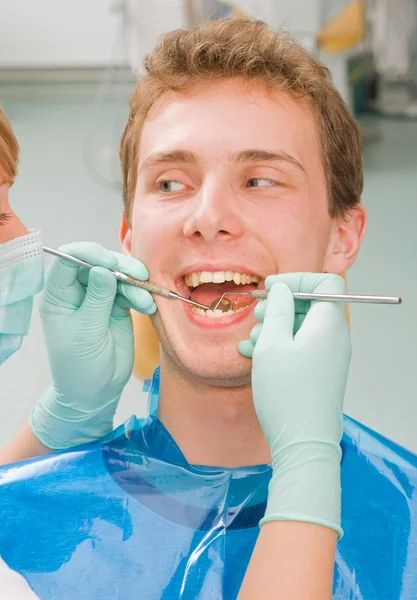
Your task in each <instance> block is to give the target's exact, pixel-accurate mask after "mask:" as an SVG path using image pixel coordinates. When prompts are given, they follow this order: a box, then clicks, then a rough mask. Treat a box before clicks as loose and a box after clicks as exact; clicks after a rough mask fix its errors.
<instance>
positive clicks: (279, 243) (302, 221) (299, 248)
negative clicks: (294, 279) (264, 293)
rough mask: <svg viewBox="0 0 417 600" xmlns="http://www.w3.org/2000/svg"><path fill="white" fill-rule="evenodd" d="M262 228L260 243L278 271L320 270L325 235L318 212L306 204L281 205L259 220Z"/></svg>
mask: <svg viewBox="0 0 417 600" xmlns="http://www.w3.org/2000/svg"><path fill="white" fill-rule="evenodd" d="M266 217H267V218H266ZM328 220H330V218H329V219H328ZM262 229H263V234H262V241H263V243H264V244H265V247H266V248H268V250H269V252H270V254H271V256H273V257H274V260H275V262H276V264H277V270H278V271H282V272H291V271H303V270H313V271H314V270H317V269H318V270H320V268H321V263H322V260H323V257H324V253H325V249H326V247H327V242H328V236H329V227H328V225H327V220H326V219H324V218H323V215H322V214H321V213H320V214H316V211H314V210H312V207H307V206H306V205H303V206H302V205H293V204H291V205H288V206H286V207H283V206H281V207H280V209H279V210H277V211H274V214H272V211H271V213H269V215H267V216H266V215H265V216H264V217H263V227H262Z"/></svg>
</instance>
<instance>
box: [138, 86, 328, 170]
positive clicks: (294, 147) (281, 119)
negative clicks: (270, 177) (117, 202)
mask: <svg viewBox="0 0 417 600" xmlns="http://www.w3.org/2000/svg"><path fill="white" fill-rule="evenodd" d="M256 147H259V148H263V149H269V150H272V151H276V150H277V149H279V150H283V151H286V152H288V153H291V154H293V155H295V156H296V158H298V160H299V161H300V162H301V163H302V164H303V165H308V164H310V165H311V166H312V167H314V166H317V165H319V164H320V163H321V159H320V150H319V142H318V134H317V127H316V122H315V118H314V115H313V111H312V109H311V107H310V106H309V105H308V104H307V102H306V101H303V100H296V99H294V98H292V97H291V96H290V95H289V94H288V93H287V92H285V91H282V90H267V89H266V88H265V86H263V85H260V84H253V83H251V84H250V85H248V84H246V83H244V82H242V81H240V80H225V81H219V82H214V83H213V82H210V83H207V82H204V83H198V84H196V85H195V86H193V88H192V89H191V90H189V91H187V92H184V93H178V92H173V91H169V92H166V93H165V94H164V95H163V96H162V97H161V98H160V99H159V100H158V102H157V103H156V104H155V105H154V106H153V107H152V109H151V111H150V112H149V114H148V116H147V118H146V120H145V122H144V125H143V128H142V133H141V143H140V148H139V165H140V163H141V162H142V161H143V160H145V159H146V157H147V156H149V155H150V154H152V153H153V152H165V151H170V150H173V149H179V148H180V149H187V150H191V151H193V152H195V153H196V154H198V155H199V156H202V157H204V159H207V160H217V161H219V160H222V159H224V158H225V157H226V155H228V156H230V155H231V154H233V153H236V152H238V151H239V150H240V149H242V148H256Z"/></svg>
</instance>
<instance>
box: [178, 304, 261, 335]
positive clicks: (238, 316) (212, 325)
mask: <svg viewBox="0 0 417 600" xmlns="http://www.w3.org/2000/svg"><path fill="white" fill-rule="evenodd" d="M255 305H256V301H254V302H251V303H250V304H248V306H247V308H245V310H242V311H240V312H238V313H235V314H234V315H227V316H226V317H213V318H211V317H202V316H201V315H197V314H196V313H195V312H193V311H192V310H191V306H190V305H189V304H187V303H185V302H184V303H183V306H184V309H185V312H186V314H187V316H188V318H189V319H190V321H192V322H193V323H195V325H198V326H199V327H203V328H204V327H205V328H206V329H225V328H226V327H230V326H231V325H236V324H237V323H240V322H241V321H243V320H244V319H246V317H247V316H248V315H249V314H250V313H252V312H253V309H254V307H255Z"/></svg>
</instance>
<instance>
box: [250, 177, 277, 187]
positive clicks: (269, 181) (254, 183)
mask: <svg viewBox="0 0 417 600" xmlns="http://www.w3.org/2000/svg"><path fill="white" fill-rule="evenodd" d="M260 182H264V183H263V184H262V183H260ZM265 183H266V186H271V185H274V181H272V179H267V178H266V177H251V178H250V179H248V180H247V182H246V186H247V187H252V188H254V187H266V186H265V185H264V184H265Z"/></svg>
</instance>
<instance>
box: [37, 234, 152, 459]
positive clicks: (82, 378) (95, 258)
mask: <svg viewBox="0 0 417 600" xmlns="http://www.w3.org/2000/svg"><path fill="white" fill-rule="evenodd" d="M62 250H63V251H66V252H68V253H69V254H72V255H73V256H75V257H77V258H80V259H82V260H85V261H87V262H90V263H92V264H94V265H100V266H97V267H95V268H93V269H91V270H89V269H87V268H83V267H81V268H80V267H78V266H77V265H74V264H73V263H70V262H68V261H66V260H64V259H60V258H55V259H53V261H52V263H51V266H50V269H49V271H48V274H47V277H46V283H45V290H44V292H43V295H42V297H41V300H40V313H41V317H42V325H43V329H44V335H45V341H46V346H47V350H48V356H49V362H50V369H51V374H52V385H51V387H50V388H49V389H48V390H47V391H46V392H45V394H44V395H43V397H42V398H41V399H40V400H39V402H38V403H37V404H36V405H35V407H34V408H33V411H32V414H31V419H30V422H31V427H32V429H33V432H34V433H35V435H36V436H37V437H38V439H39V440H40V441H41V442H42V443H43V444H44V445H45V446H47V447H49V448H52V449H64V448H69V447H72V446H76V445H78V444H82V443H86V442H91V441H94V440H96V439H99V438H101V437H103V436H104V435H106V434H107V433H108V432H109V431H111V430H112V427H113V417H114V413H115V411H116V408H117V405H118V402H119V400H120V397H121V395H122V392H123V389H124V387H125V385H126V383H127V381H128V380H129V377H130V375H131V372H132V368H133V359H134V351H133V326H132V318H131V315H130V308H134V309H135V310H138V311H140V312H142V313H144V314H152V313H153V312H155V310H156V305H155V303H154V301H153V298H152V296H151V295H150V294H149V293H148V292H146V291H145V290H142V289H139V288H136V287H133V286H129V285H126V284H123V283H120V282H118V281H117V280H116V279H115V277H114V276H113V275H112V273H111V272H110V271H109V270H108V269H116V270H120V271H123V272H124V273H126V274H128V275H131V276H132V277H135V278H137V279H141V280H146V279H147V278H148V272H147V269H146V267H145V266H144V265H143V264H142V263H140V262H139V261H137V260H136V259H133V258H131V257H129V256H125V255H123V254H120V253H118V252H111V251H109V250H106V249H105V248H103V247H102V246H100V245H99V244H94V243H87V242H79V243H73V244H68V245H67V246H64V247H63V248H62Z"/></svg>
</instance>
